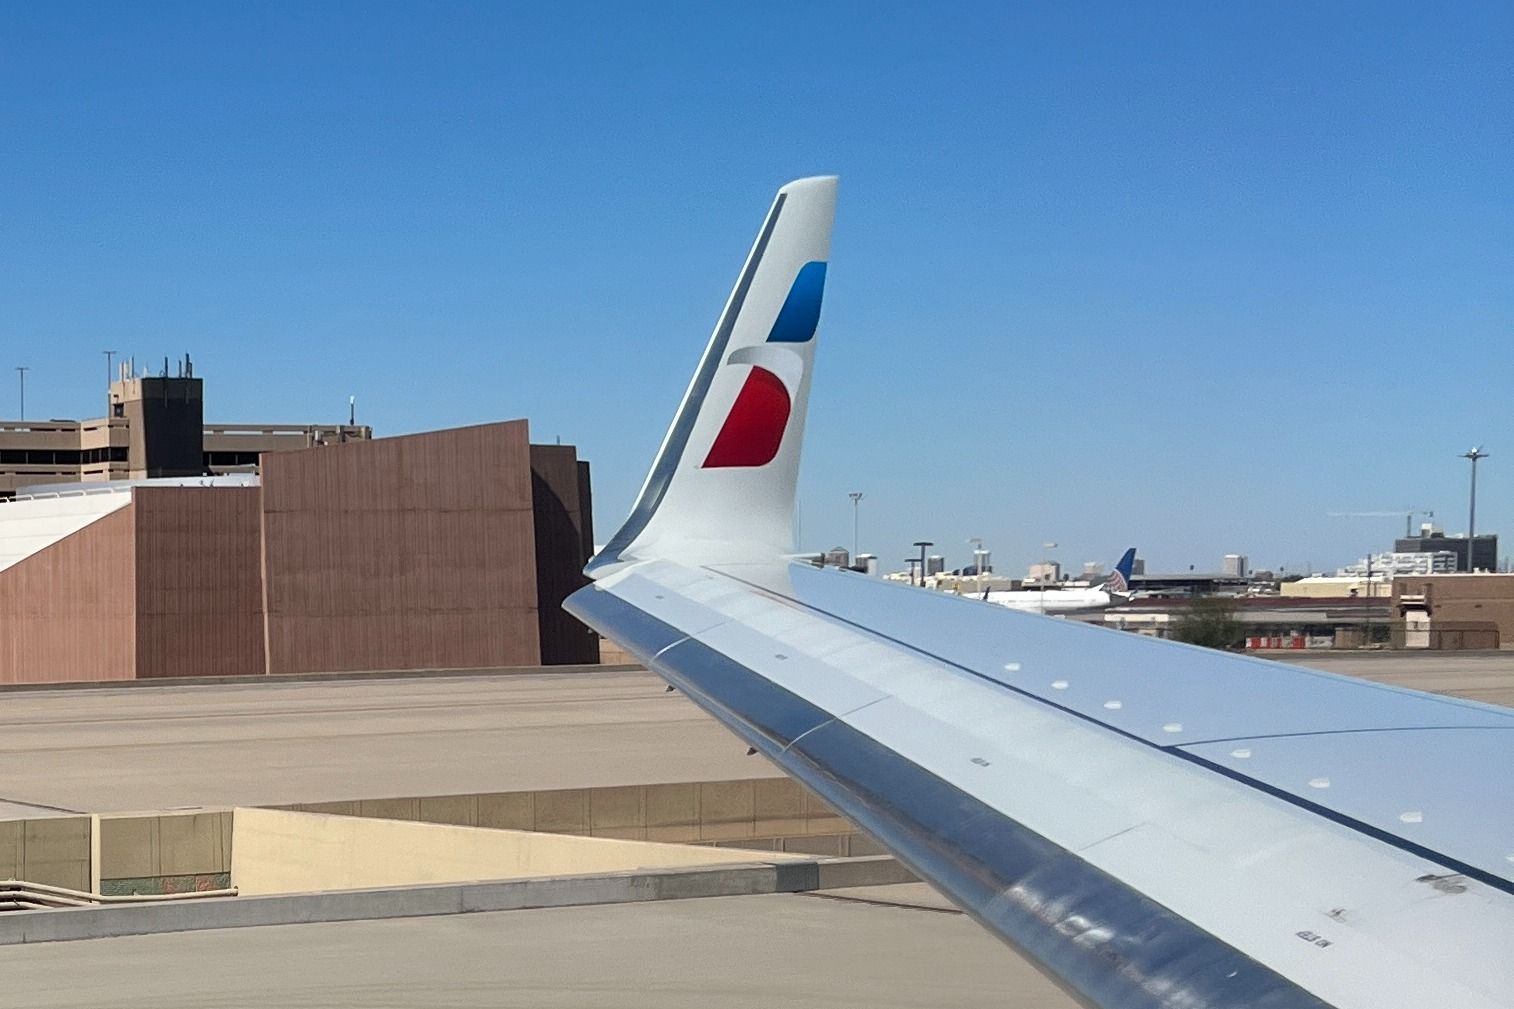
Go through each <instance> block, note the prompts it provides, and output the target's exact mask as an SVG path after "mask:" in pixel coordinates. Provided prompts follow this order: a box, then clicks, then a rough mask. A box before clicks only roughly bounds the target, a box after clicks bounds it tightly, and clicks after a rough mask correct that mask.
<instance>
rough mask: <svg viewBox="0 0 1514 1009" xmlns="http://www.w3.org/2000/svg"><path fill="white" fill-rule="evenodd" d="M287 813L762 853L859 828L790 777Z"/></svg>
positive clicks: (309, 806)
mask: <svg viewBox="0 0 1514 1009" xmlns="http://www.w3.org/2000/svg"><path fill="white" fill-rule="evenodd" d="M282 808H284V809H290V810H295V811H298V812H309V813H336V814H340V815H343V816H365V817H383V818H386V819H393V820H416V821H421V822H425V823H451V824H456V825H458V826H465V827H498V828H505V829H509V830H531V831H538V832H542V833H548V834H576V835H584V836H589V837H612V838H619V839H622V840H629V841H663V842H673V843H679V844H699V843H727V842H733V841H734V842H741V841H747V840H760V841H761V842H762V843H761V844H760V845H759V847H763V848H768V847H773V846H775V845H780V846H781V847H782V848H783V849H785V850H804V846H803V845H802V843H801V844H799V845H798V846H797V847H796V846H795V845H794V844H792V843H785V842H792V841H793V839H796V838H802V837H822V838H825V837H829V838H837V837H839V836H844V835H850V834H852V833H854V831H855V829H856V828H854V827H853V826H852V824H851V822H850V821H848V820H847V819H846V818H845V817H843V816H841V815H839V814H837V813H836V812H835V810H833V809H831V808H830V807H829V806H827V805H826V804H825V803H823V802H821V801H820V800H819V799H818V798H816V797H815V796H814V795H812V794H810V792H809V791H807V790H806V789H805V788H804V787H803V786H801V785H800V784H799V783H798V782H796V781H793V780H792V779H789V778H756V779H742V780H736V781H707V782H700V783H687V784H666V785H627V786H623V787H615V788H571V789H553V790H543V791H532V792H488V793H481V794H474V795H443V796H429V797H415V798H397V799H355V800H350V801H345V802H318V803H301V804H297V805H292V806H285V807H282ZM823 843H824V842H822V844H823ZM822 853H825V854H847V852H844V851H833V850H831V849H830V848H822Z"/></svg>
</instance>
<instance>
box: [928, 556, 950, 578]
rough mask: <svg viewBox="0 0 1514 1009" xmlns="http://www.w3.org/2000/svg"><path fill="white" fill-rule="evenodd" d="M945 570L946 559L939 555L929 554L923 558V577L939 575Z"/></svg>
mask: <svg viewBox="0 0 1514 1009" xmlns="http://www.w3.org/2000/svg"><path fill="white" fill-rule="evenodd" d="M945 570H946V558H945V557H942V556H941V555H940V554H931V555H930V556H929V557H927V558H925V577H927V578H929V577H930V576H931V575H939V574H941V573H942V572H944V571H945Z"/></svg>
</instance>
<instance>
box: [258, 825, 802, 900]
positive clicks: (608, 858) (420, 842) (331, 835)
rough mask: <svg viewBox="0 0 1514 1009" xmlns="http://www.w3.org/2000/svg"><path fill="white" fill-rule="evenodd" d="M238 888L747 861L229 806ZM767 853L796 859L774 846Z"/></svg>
mask: <svg viewBox="0 0 1514 1009" xmlns="http://www.w3.org/2000/svg"><path fill="white" fill-rule="evenodd" d="M235 818H236V843H235V844H234V845H233V847H232V857H231V881H232V884H233V885H235V886H236V887H237V889H238V890H239V891H240V892H241V893H242V894H243V895H246V896H257V895H260V894H275V893H306V892H315V891H322V890H356V889H364V888H369V887H385V886H410V885H415V884H423V883H455V882H467V881H472V880H504V879H523V878H527V877H537V876H565V875H581V874H587V873H606V872H627V871H631V870H637V869H663V868H676V867H685V866H699V865H718V864H727V863H738V862H742V863H744V862H751V861H752V860H753V853H752V852H748V851H741V850H739V849H728V848H714V847H697V846H694V845H678V844H655V843H648V842H644V841H623V840H614V839H610V838H596V837H574V836H569V835H547V834H535V833H529V832H526V831H516V830H491V829H485V828H479V827H460V826H456V825H452V824H440V823H418V822H413V821H403V820H380V819H365V818H362V817H353V816H333V815H328V814H322V813H297V812H290V811H287V810H272V809H242V808H238V809H237V810H236V811H235ZM762 857H764V858H765V859H767V860H770V861H784V860H797V859H799V858H800V857H801V856H798V855H786V854H782V853H767V854H765V855H763V856H762Z"/></svg>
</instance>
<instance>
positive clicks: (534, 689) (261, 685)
mask: <svg viewBox="0 0 1514 1009" xmlns="http://www.w3.org/2000/svg"><path fill="white" fill-rule="evenodd" d="M780 773H781V772H779V771H778V770H777V769H776V768H775V767H773V766H772V765H771V764H769V763H767V761H766V760H764V759H763V758H761V757H748V756H746V745H745V744H744V743H742V742H741V741H740V740H739V739H737V738H736V737H735V736H733V735H731V733H730V732H729V731H727V730H726V729H725V728H724V727H722V726H721V725H719V724H718V723H716V722H715V721H714V720H712V719H710V718H708V717H707V716H705V714H704V713H703V712H701V711H700V710H699V709H698V708H696V707H694V705H693V704H691V703H690V702H689V701H688V700H687V699H685V698H684V697H683V695H682V694H678V693H667V692H666V690H665V688H664V685H663V682H662V681H661V680H660V679H658V678H657V677H656V676H654V675H653V674H651V673H648V672H645V671H635V672H613V671H607V672H599V671H595V672H588V673H582V672H575V673H551V672H540V673H534V674H533V673H521V672H501V673H499V674H498V675H493V676H463V677H445V676H436V677H409V678H395V679H366V680H363V679H347V680H341V679H337V680H319V681H311V682H277V683H273V682H258V683H226V684H213V685H204V686H159V685H156V684H153V685H149V686H112V687H103V686H102V687H91V688H89V689H78V690H6V691H3V692H0V818H4V817H22V816H33V815H36V814H37V813H38V812H39V811H42V812H45V811H47V810H49V809H51V810H63V811H69V812H82V813H100V812H117V811H134V810H147V809H174V808H180V807H185V806H262V805H281V804H290V803H300V802H328V801H340V800H346V799H362V798H388V797H391V796H399V795H457V794H463V793H471V792H502V791H517V790H519V791H524V790H529V789H550V788H591V787H601V786H611V785H650V784H662V783H665V782H692V781H715V780H725V779H737V778H758V777H778V776H779V775H780Z"/></svg>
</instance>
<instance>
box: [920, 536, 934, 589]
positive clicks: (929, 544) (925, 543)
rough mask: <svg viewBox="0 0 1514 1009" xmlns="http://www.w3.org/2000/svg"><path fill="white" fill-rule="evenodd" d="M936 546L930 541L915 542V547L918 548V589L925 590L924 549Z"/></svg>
mask: <svg viewBox="0 0 1514 1009" xmlns="http://www.w3.org/2000/svg"><path fill="white" fill-rule="evenodd" d="M935 545H936V544H934V543H932V542H931V541H930V540H915V546H917V547H919V548H920V587H921V588H922V589H923V588H925V548H926V547H933V546H935Z"/></svg>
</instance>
